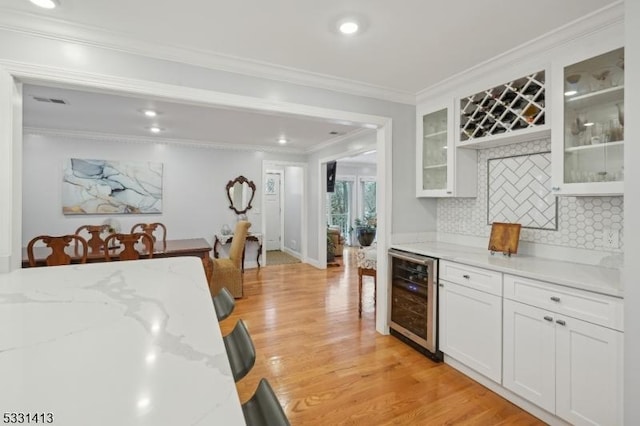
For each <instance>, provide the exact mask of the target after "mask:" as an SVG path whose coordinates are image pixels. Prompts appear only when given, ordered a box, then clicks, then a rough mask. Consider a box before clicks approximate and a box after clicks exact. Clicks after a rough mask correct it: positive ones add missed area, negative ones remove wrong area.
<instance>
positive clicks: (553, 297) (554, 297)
mask: <svg viewBox="0 0 640 426" xmlns="http://www.w3.org/2000/svg"><path fill="white" fill-rule="evenodd" d="M551 300H553V301H554V302H559V301H560V298H559V297H558V296H551Z"/></svg>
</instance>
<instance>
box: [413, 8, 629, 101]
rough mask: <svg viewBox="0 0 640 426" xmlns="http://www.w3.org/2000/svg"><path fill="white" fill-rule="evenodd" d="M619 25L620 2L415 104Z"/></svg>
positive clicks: (421, 95)
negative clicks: (463, 83)
mask: <svg viewBox="0 0 640 426" xmlns="http://www.w3.org/2000/svg"><path fill="white" fill-rule="evenodd" d="M620 24H624V1H623V0H618V1H616V2H615V3H612V4H610V5H608V6H605V7H603V8H602V9H599V10H596V11H594V12H592V13H590V14H588V15H585V16H583V17H581V18H578V19H576V20H575V21H572V22H569V23H568V24H566V25H563V26H561V27H559V28H556V29H554V30H552V31H550V32H548V33H546V34H543V35H541V36H539V37H537V38H534V39H532V40H529V41H528V42H526V43H524V44H521V45H520V46H517V47H514V48H513V49H510V50H507V51H506V52H504V53H501V54H500V55H497V56H495V57H493V58H491V59H488V60H486V61H483V62H481V63H479V64H477V65H475V66H473V67H471V68H468V69H466V70H464V71H462V72H460V73H457V74H454V75H452V76H451V77H448V78H447V79H445V80H442V81H441V82H439V83H437V84H435V85H433V86H430V87H427V88H425V89H423V90H421V91H419V92H418V93H417V94H416V100H415V101H416V104H420V103H422V102H425V101H428V100H429V99H431V98H433V97H438V96H442V95H447V94H450V93H452V92H453V91H455V90H456V88H457V87H458V86H459V85H460V82H461V81H473V80H474V79H478V78H482V77H483V76H486V75H487V74H491V73H494V72H498V71H500V70H503V69H505V68H508V67H511V66H513V65H516V64H518V63H519V62H522V61H524V60H526V59H529V58H531V57H536V56H542V55H544V54H545V53H546V52H548V51H550V50H553V49H555V48H558V47H561V46H563V45H566V44H568V43H570V42H572V41H574V40H577V39H580V38H583V37H587V36H589V35H591V34H594V33H597V32H600V31H603V30H605V29H607V28H610V27H613V26H616V25H620Z"/></svg>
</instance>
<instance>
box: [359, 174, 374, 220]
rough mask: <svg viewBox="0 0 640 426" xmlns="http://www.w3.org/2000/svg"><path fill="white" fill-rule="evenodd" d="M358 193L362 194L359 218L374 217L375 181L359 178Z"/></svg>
mask: <svg viewBox="0 0 640 426" xmlns="http://www.w3.org/2000/svg"><path fill="white" fill-rule="evenodd" d="M360 193H361V194H362V203H361V204H360V205H361V208H360V213H361V217H363V218H366V217H374V216H376V181H375V180H373V178H360Z"/></svg>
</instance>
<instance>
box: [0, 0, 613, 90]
mask: <svg viewBox="0 0 640 426" xmlns="http://www.w3.org/2000/svg"><path fill="white" fill-rule="evenodd" d="M60 2H61V6H60V7H58V8H56V9H54V10H51V11H47V10H44V9H40V8H37V7H36V6H33V5H32V4H31V3H30V2H29V1H28V0H3V1H2V6H0V25H3V26H8V27H24V28H27V27H28V28H31V29H33V30H37V31H39V32H42V31H44V32H45V33H55V34H58V35H64V36H65V37H72V38H73V39H86V40H91V41H94V42H96V41H97V42H102V43H106V44H108V45H111V46H114V47H118V48H123V49H128V50H132V49H133V50H135V49H138V50H145V49H146V50H147V52H148V53H149V54H152V55H154V54H155V55H161V56H162V52H165V53H167V52H173V53H174V56H176V57H178V56H180V57H182V58H195V57H196V56H198V55H199V57H200V58H204V57H207V58H209V59H210V61H209V62H208V63H215V62H216V60H217V62H218V63H220V64H222V63H224V64H225V65H226V66H227V67H229V66H230V65H229V64H230V62H232V61H233V60H234V59H237V60H239V61H240V62H242V61H244V62H243V67H244V69H245V71H246V70H248V69H249V68H251V66H254V68H255V67H256V66H259V67H261V69H262V70H263V71H264V70H265V69H266V68H268V66H271V65H272V66H274V67H275V68H273V69H272V71H277V72H272V74H273V75H281V76H285V75H288V76H291V75H292V73H293V72H295V71H301V72H302V73H303V74H306V75H307V76H308V77H315V78H322V77H328V78H333V79H336V81H342V82H343V83H353V84H356V85H357V84H360V85H362V86H363V87H366V86H369V87H371V88H379V89H385V90H389V91H395V92H396V93H398V94H400V93H403V94H412V95H415V94H416V93H417V92H419V91H420V90H423V89H425V88H427V87H430V86H432V85H434V84H436V83H438V82H440V81H442V80H444V79H446V78H447V77H450V76H452V75H454V74H456V73H460V72H462V71H464V70H466V69H468V68H470V67H472V66H474V65H476V64H478V63H481V62H483V61H486V60H489V59H490V58H493V57H495V56H496V55H499V54H501V53H503V52H505V51H507V50H509V49H512V48H514V47H516V46H518V45H521V44H523V43H526V42H528V41H531V40H532V39H534V38H536V37H538V36H540V35H542V34H545V33H547V32H549V31H551V30H553V29H556V28H558V27H560V26H563V25H565V24H567V23H569V22H571V21H573V20H575V19H578V18H579V17H581V16H584V15H586V14H589V13H592V12H594V11H596V10H598V9H599V8H602V7H604V6H607V5H610V4H611V3H614V2H615V0H561V1H558V0H536V1H531V0H482V1H479V0H457V1H445V0H440V1H435V0H431V1H426V0H402V1H396V2H394V1H389V0H323V1H310V0H306V1H305V0H269V1H265V0H243V1H215V0H182V1H158V0H135V1H132V0H108V1H105V0H60ZM345 16H355V17H357V18H358V19H359V20H360V22H361V25H362V27H363V31H362V32H361V33H360V34H357V35H355V36H350V37H346V36H342V35H340V34H338V33H337V31H336V28H335V27H336V22H337V21H338V20H339V19H340V18H342V17H345ZM165 56H166V55H165ZM212 58H216V60H213V59H212ZM246 72H249V71H246ZM282 78H284V79H286V77H282Z"/></svg>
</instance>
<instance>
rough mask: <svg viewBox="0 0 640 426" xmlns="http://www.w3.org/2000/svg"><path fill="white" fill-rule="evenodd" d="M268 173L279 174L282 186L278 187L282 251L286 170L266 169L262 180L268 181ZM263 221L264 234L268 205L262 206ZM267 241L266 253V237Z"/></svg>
mask: <svg viewBox="0 0 640 426" xmlns="http://www.w3.org/2000/svg"><path fill="white" fill-rule="evenodd" d="M267 175H279V176H280V188H278V191H280V192H279V195H278V200H279V201H278V203H279V204H280V205H279V207H280V211H279V213H278V216H279V218H278V219H279V220H280V244H279V250H280V251H282V250H283V248H284V197H285V193H284V186H285V182H284V170H283V169H268V170H266V171H265V173H264V177H263V178H262V182H263V183H264V182H266V178H267ZM263 186H264V185H263ZM262 203H263V205H266V203H265V194H264V193H263V194H262ZM262 221H263V222H264V227H263V228H262V232H263V234H264V235H265V237H266V235H267V209H266V206H265V207H263V208H262ZM264 240H265V243H264V247H263V250H264V252H265V254H266V251H267V239H266V238H265V239H264ZM263 259H264V264H265V265H267V258H266V257H263Z"/></svg>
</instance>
